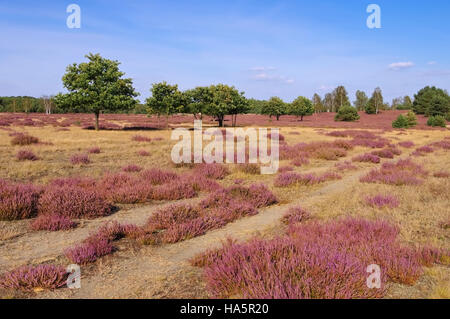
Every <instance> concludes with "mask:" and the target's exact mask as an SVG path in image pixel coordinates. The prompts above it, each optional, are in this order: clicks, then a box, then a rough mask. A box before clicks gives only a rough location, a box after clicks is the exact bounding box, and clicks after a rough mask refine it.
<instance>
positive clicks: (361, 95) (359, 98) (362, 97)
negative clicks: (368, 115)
mask: <svg viewBox="0 0 450 319" xmlns="http://www.w3.org/2000/svg"><path fill="white" fill-rule="evenodd" d="M368 102H369V98H368V97H367V95H366V93H365V92H363V91H359V90H358V91H356V101H355V103H354V104H355V108H356V110H357V111H364V110H365V109H366V106H367V103H368Z"/></svg>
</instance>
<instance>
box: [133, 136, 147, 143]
mask: <svg viewBox="0 0 450 319" xmlns="http://www.w3.org/2000/svg"><path fill="white" fill-rule="evenodd" d="M131 140H132V141H135V142H151V140H152V139H151V138H149V137H145V136H142V135H134V136H133V137H132V138H131Z"/></svg>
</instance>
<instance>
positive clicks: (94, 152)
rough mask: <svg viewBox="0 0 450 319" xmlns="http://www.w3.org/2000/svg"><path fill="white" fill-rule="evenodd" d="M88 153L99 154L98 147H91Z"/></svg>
mask: <svg viewBox="0 0 450 319" xmlns="http://www.w3.org/2000/svg"><path fill="white" fill-rule="evenodd" d="M88 153H89V154H100V147H97V146H96V147H91V148H90V149H88Z"/></svg>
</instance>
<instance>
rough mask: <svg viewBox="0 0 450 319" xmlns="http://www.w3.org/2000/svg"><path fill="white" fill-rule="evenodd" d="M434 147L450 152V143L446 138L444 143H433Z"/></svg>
mask: <svg viewBox="0 0 450 319" xmlns="http://www.w3.org/2000/svg"><path fill="white" fill-rule="evenodd" d="M431 145H432V146H434V147H438V148H442V149H444V150H450V141H448V139H447V138H445V139H444V140H442V141H439V142H434V143H431Z"/></svg>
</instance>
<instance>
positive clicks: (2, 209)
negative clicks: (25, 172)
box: [0, 179, 41, 220]
mask: <svg viewBox="0 0 450 319" xmlns="http://www.w3.org/2000/svg"><path fill="white" fill-rule="evenodd" d="M40 194H41V190H40V189H39V188H38V187H35V186H33V185H31V184H14V183H8V182H6V181H4V180H1V179H0V220H18V219H26V218H32V217H34V216H36V215H37V212H38V201H39V196H40Z"/></svg>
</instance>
